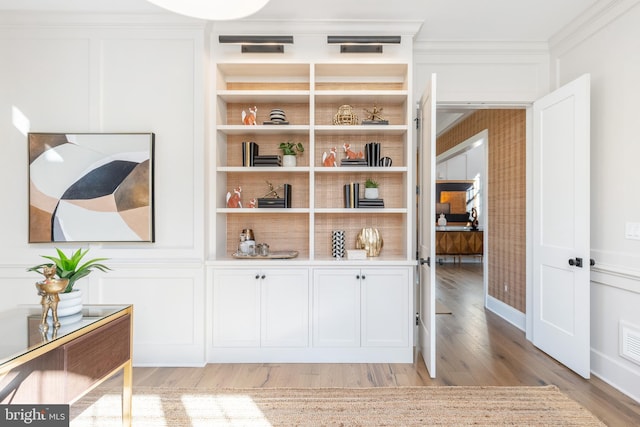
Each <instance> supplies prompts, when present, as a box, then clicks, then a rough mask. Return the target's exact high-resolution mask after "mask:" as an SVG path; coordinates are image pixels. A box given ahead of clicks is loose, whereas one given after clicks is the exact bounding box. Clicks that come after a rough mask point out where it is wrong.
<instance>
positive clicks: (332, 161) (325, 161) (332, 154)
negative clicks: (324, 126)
mask: <svg viewBox="0 0 640 427" xmlns="http://www.w3.org/2000/svg"><path fill="white" fill-rule="evenodd" d="M337 149H338V147H333V148H330V149H329V154H327V152H326V151H325V152H324V153H322V165H323V166H329V167H335V166H338V164H337V163H336V150H337Z"/></svg>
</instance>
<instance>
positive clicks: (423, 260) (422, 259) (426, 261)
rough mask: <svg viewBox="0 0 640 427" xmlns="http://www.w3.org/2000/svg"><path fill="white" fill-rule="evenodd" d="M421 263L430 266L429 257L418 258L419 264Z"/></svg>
mask: <svg viewBox="0 0 640 427" xmlns="http://www.w3.org/2000/svg"><path fill="white" fill-rule="evenodd" d="M423 264H427V265H428V266H429V267H431V257H427V259H424V258H420V265H423Z"/></svg>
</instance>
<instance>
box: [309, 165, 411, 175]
mask: <svg viewBox="0 0 640 427" xmlns="http://www.w3.org/2000/svg"><path fill="white" fill-rule="evenodd" d="M313 171H314V172H315V173H345V172H348V173H366V174H372V173H405V172H408V169H407V168H406V167H405V166H390V167H380V166H376V167H373V166H336V167H330V166H319V167H315V168H313Z"/></svg>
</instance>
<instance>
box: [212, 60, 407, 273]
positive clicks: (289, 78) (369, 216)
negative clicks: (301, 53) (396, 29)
mask: <svg viewBox="0 0 640 427" xmlns="http://www.w3.org/2000/svg"><path fill="white" fill-rule="evenodd" d="M214 72H215V82H216V85H215V88H214V93H213V97H214V99H215V101H214V112H215V114H214V120H215V124H214V126H213V130H214V132H213V138H212V142H211V144H212V146H211V147H210V150H209V151H210V155H211V157H210V159H211V164H212V165H215V166H214V167H213V168H212V171H211V178H210V181H209V183H210V185H209V188H210V191H211V192H212V202H211V207H212V212H213V213H214V214H213V215H212V220H211V221H212V223H211V227H210V230H211V236H212V240H213V241H214V242H215V243H214V244H212V246H211V247H212V249H211V253H212V255H211V256H212V258H213V260H216V261H226V260H229V261H231V260H232V258H231V254H232V253H233V252H234V251H235V250H236V248H237V241H238V236H239V233H240V231H241V230H242V229H245V228H252V229H253V230H254V233H255V234H256V240H257V241H258V242H266V243H268V244H269V245H270V247H271V249H272V250H297V251H298V252H299V257H298V260H302V261H309V262H315V261H323V260H328V259H331V231H332V230H335V229H340V230H345V233H346V241H347V248H352V247H353V246H354V244H355V238H356V235H357V233H358V232H359V230H360V229H362V228H363V227H376V228H378V229H379V230H380V233H381V235H382V236H383V239H384V248H383V251H382V253H381V257H380V259H382V260H389V261H409V260H411V259H412V258H413V254H412V226H411V224H412V221H413V217H412V215H413V211H414V210H413V209H412V206H413V204H414V196H413V191H414V190H413V189H414V182H413V177H412V176H413V173H412V172H413V168H414V160H413V149H412V138H411V117H412V111H411V102H410V73H409V67H408V65H407V64H406V63H355V62H354V63H266V64H265V63H220V64H217V65H216V66H215V69H214ZM341 105H350V106H351V107H352V108H353V112H354V113H355V114H356V115H357V116H358V118H359V121H358V123H360V122H361V121H362V120H363V119H364V118H365V116H366V114H367V113H366V111H365V110H371V109H372V108H373V107H374V106H376V107H377V108H378V109H382V115H383V116H384V118H385V119H387V120H388V121H389V124H387V125H379V124H375V125H362V124H357V125H336V124H334V116H335V114H336V112H337V110H338V107H340V106H341ZM254 106H255V107H257V111H258V112H257V123H258V124H257V125H255V126H246V125H244V124H242V121H241V115H242V111H243V110H248V108H250V107H254ZM274 108H280V109H282V110H284V111H285V114H286V118H287V120H288V121H289V123H290V124H288V125H265V124H262V123H263V121H265V120H268V118H269V113H270V111H271V109H274ZM287 140H291V141H296V142H302V143H303V145H304V147H305V152H304V153H302V154H299V155H298V156H297V166H295V167H246V166H243V165H242V143H243V142H249V141H254V142H256V143H257V144H258V145H259V149H260V154H261V155H262V154H281V152H280V150H279V149H278V145H279V144H280V142H283V141H287ZM369 142H379V143H380V144H381V156H382V157H389V158H391V159H392V162H393V163H392V165H391V166H389V167H382V166H376V167H354V166H349V167H343V166H338V167H326V166H323V165H322V156H323V153H325V152H329V150H330V148H332V147H335V148H336V154H337V155H336V159H337V162H338V165H339V164H340V159H341V158H343V157H344V150H343V145H344V144H350V146H351V149H352V150H354V151H356V152H358V151H363V150H364V145H365V144H367V143H369ZM367 178H373V179H375V180H376V181H378V182H379V183H380V195H381V196H380V197H381V198H383V199H384V204H385V206H384V208H345V207H344V205H343V195H342V191H343V185H344V184H346V183H349V182H359V183H360V185H361V195H360V197H363V192H364V181H365V180H366V179H367ZM266 181H268V182H271V183H272V184H273V185H274V186H278V185H280V184H283V183H287V184H291V186H292V207H291V208H286V209H272V208H250V207H247V206H248V203H249V201H250V200H251V199H253V198H258V197H262V196H263V195H264V194H265V193H267V191H268V189H269V188H268V186H267V183H266ZM237 187H241V188H242V201H243V207H242V208H228V207H227V206H226V194H227V192H228V191H232V190H233V189H234V188H237Z"/></svg>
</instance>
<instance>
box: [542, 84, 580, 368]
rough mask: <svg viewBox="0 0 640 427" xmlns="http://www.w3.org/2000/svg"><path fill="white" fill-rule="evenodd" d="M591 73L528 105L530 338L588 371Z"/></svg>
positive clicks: (576, 366) (552, 353)
mask: <svg viewBox="0 0 640 427" xmlns="http://www.w3.org/2000/svg"><path fill="white" fill-rule="evenodd" d="M589 86H590V78H589V76H588V75H584V76H582V77H580V78H578V79H577V80H575V81H573V82H571V83H569V84H567V85H566V86H563V87H562V88H560V89H558V90H556V91H555V92H553V93H551V94H549V95H547V96H545V97H544V98H542V99H540V100H538V101H536V102H535V103H534V104H533V115H534V117H533V171H532V176H533V207H532V212H533V233H532V239H533V241H532V245H533V272H532V273H533V274H532V276H533V333H532V338H533V339H532V341H533V344H534V345H535V346H536V347H538V348H540V349H541V350H542V351H544V352H545V353H547V354H549V355H550V356H552V357H553V358H555V359H557V360H558V361H559V362H561V363H563V364H565V365H566V366H567V367H569V368H570V369H573V370H574V371H575V372H577V373H578V374H580V375H582V376H583V377H585V378H589V374H590V370H591V369H590V363H589V359H590V306H589V304H590V298H589V292H590V289H589V287H590V280H589V270H590V269H589V266H590V265H589V254H590V238H589V222H590V219H589V208H590V207H589V179H590V177H589V157H590V156H589V149H590V148H589V147H590V129H589V127H590V121H589V110H590V100H589V98H590V95H589V94H590V90H589Z"/></svg>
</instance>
